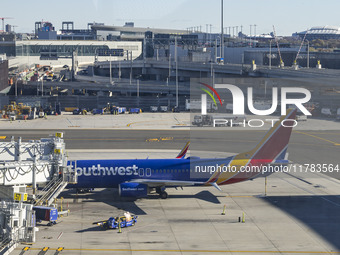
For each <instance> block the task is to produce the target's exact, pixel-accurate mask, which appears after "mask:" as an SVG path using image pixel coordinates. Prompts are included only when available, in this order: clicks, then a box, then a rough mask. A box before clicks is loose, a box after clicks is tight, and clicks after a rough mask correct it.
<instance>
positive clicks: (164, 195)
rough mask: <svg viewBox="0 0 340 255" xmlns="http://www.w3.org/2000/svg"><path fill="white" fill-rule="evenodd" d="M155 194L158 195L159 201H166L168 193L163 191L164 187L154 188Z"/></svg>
mask: <svg viewBox="0 0 340 255" xmlns="http://www.w3.org/2000/svg"><path fill="white" fill-rule="evenodd" d="M156 192H157V193H158V194H159V196H160V197H161V199H167V198H168V193H167V192H166V191H165V188H164V187H158V188H156Z"/></svg>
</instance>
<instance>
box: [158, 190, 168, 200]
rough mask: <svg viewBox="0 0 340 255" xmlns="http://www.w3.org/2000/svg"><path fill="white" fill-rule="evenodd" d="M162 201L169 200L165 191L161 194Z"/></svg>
mask: <svg viewBox="0 0 340 255" xmlns="http://www.w3.org/2000/svg"><path fill="white" fill-rule="evenodd" d="M159 195H160V196H161V199H167V198H168V193H166V192H165V191H162V192H161V193H160V194H159Z"/></svg>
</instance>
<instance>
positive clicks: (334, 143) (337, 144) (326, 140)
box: [294, 131, 340, 146]
mask: <svg viewBox="0 0 340 255" xmlns="http://www.w3.org/2000/svg"><path fill="white" fill-rule="evenodd" d="M294 132H295V133H298V134H302V135H307V136H310V137H314V138H316V139H319V140H322V141H325V142H328V143H331V144H333V145H335V146H339V145H340V144H339V143H337V142H333V141H331V140H328V139H325V138H322V137H319V136H316V135H311V134H308V133H305V132H301V131H294Z"/></svg>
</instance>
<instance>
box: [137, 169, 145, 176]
mask: <svg viewBox="0 0 340 255" xmlns="http://www.w3.org/2000/svg"><path fill="white" fill-rule="evenodd" d="M138 170H139V177H144V168H139V169H138Z"/></svg>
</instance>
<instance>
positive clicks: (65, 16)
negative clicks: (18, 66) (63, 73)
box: [0, 0, 340, 35]
mask: <svg viewBox="0 0 340 255" xmlns="http://www.w3.org/2000/svg"><path fill="white" fill-rule="evenodd" d="M220 3H221V1H220V0H167V1H166V0H58V1H36V0H31V1H27V0H16V1H13V0H0V17H13V18H14V19H9V20H6V21H5V22H6V24H7V23H9V24H13V25H17V26H18V27H17V28H16V31H17V32H30V31H32V30H33V29H34V23H35V21H40V20H44V21H50V22H52V23H53V25H54V26H55V27H56V29H60V28H61V22H62V21H74V22H75V27H76V28H85V27H86V26H87V23H89V22H93V21H96V22H101V23H105V24H107V25H123V24H124V23H125V21H134V22H135V26H139V27H159V28H178V29H186V28H187V27H193V26H200V25H201V26H202V30H203V31H205V29H206V24H212V25H213V27H212V30H213V31H215V32H217V31H220ZM339 9H340V1H338V0H325V1H320V0H284V1H283V0H281V1H278V0H233V1H231V0H224V26H225V27H229V26H241V25H243V31H244V32H246V33H249V25H250V24H256V25H257V33H269V32H271V31H272V26H273V25H275V28H276V30H277V34H278V35H291V34H292V33H294V32H297V31H303V30H305V29H307V28H309V27H312V26H319V25H320V26H322V25H334V26H338V25H339V26H340V19H339V18H338V17H339V14H338V10H339ZM239 29H240V28H239Z"/></svg>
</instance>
